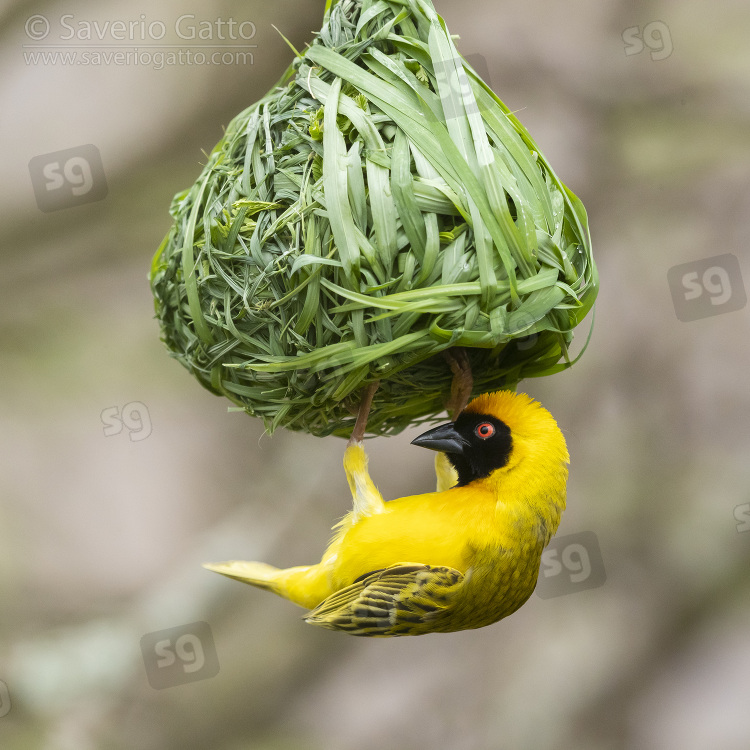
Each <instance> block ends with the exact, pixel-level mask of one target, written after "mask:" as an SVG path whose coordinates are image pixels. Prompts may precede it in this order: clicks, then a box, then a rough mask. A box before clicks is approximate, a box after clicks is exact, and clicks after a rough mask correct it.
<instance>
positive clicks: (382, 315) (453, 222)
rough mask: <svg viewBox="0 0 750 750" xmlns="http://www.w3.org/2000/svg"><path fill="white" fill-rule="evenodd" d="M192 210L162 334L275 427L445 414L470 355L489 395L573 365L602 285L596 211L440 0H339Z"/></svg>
mask: <svg viewBox="0 0 750 750" xmlns="http://www.w3.org/2000/svg"><path fill="white" fill-rule="evenodd" d="M295 55H296V56H295V59H294V62H293V63H292V65H291V66H290V68H289V69H288V70H287V71H286V73H285V74H284V76H283V77H282V79H281V80H280V82H279V83H278V84H277V85H276V86H275V87H274V88H273V90H272V91H271V92H270V93H269V94H267V95H266V96H265V97H264V98H263V99H261V100H260V101H258V102H256V103H255V104H253V105H252V106H251V107H249V108H248V109H246V110H245V111H244V112H241V113H240V114H239V115H238V116H237V117H235V119H234V120H233V121H232V122H231V123H230V124H229V126H228V128H227V130H226V133H225V136H224V138H223V139H222V140H221V141H220V142H219V144H218V145H217V146H216V148H214V150H213V151H212V152H211V154H210V156H209V158H208V163H207V164H206V165H205V168H204V170H203V172H202V174H201V176H200V177H199V178H198V180H197V182H196V183H195V184H194V185H193V186H192V187H191V188H190V189H189V190H187V191H184V192H182V193H179V194H178V195H177V196H175V199H174V201H173V203H172V206H171V210H170V213H171V215H172V217H173V218H174V224H173V226H172V228H171V230H170V232H169V233H168V235H167V237H166V238H165V239H164V241H163V242H162V244H161V246H160V247H159V249H158V251H157V253H156V256H155V258H154V262H153V266H152V270H151V286H152V290H153V293H154V296H155V306H156V314H157V317H158V319H159V321H160V324H161V329H162V337H163V340H164V342H165V344H166V345H167V347H168V348H169V350H170V351H171V353H172V354H173V356H175V357H176V358H177V359H178V360H179V361H180V362H181V363H182V364H183V365H184V366H185V367H186V368H187V369H188V370H190V371H191V372H192V373H193V374H194V375H195V377H197V378H198V380H199V381H200V382H201V383H202V384H203V385H204V386H205V387H206V388H208V389H209V390H211V391H212V392H214V393H216V394H220V395H224V396H226V397H227V398H229V399H231V401H233V402H234V403H235V404H237V405H238V406H239V407H241V408H242V409H243V410H245V411H247V412H248V413H249V414H251V415H253V416H257V417H261V418H263V420H264V421H265V425H266V428H267V429H268V430H269V431H273V430H274V429H276V428H278V427H286V428H289V429H292V430H303V431H306V432H309V433H311V434H314V435H327V434H338V435H349V433H350V432H351V428H352V425H353V424H354V417H353V416H352V404H353V403H354V402H356V400H357V399H358V394H359V392H360V391H361V389H362V388H363V387H365V386H366V385H368V384H370V383H372V382H373V381H376V380H378V381H380V384H381V385H380V388H379V389H378V391H377V393H376V394H375V400H374V403H373V408H372V413H371V417H370V421H369V424H368V431H369V432H370V433H373V434H393V433H397V432H399V431H401V430H402V429H404V428H405V427H407V426H409V425H412V424H416V423H419V422H423V421H428V420H430V419H432V418H434V417H435V415H436V414H437V413H438V412H440V411H442V409H443V408H444V405H445V403H446V400H447V399H448V397H449V395H450V389H451V380H452V373H451V369H450V367H449V364H448V362H447V361H446V358H445V357H443V356H441V352H444V351H445V350H447V349H450V348H452V347H462V348H463V349H464V350H465V352H466V354H467V356H468V359H469V362H470V364H471V367H472V370H473V373H474V391H475V393H479V392H485V391H488V390H492V389H498V388H515V386H516V385H517V383H518V382H519V381H520V380H521V379H523V378H527V377H536V376H541V375H547V374H551V373H554V372H557V371H559V370H561V369H564V368H565V367H567V366H569V365H570V361H569V360H568V355H567V351H568V345H569V344H570V342H571V340H572V336H573V328H574V327H575V326H576V325H577V324H578V323H579V322H580V321H581V319H582V318H583V317H584V316H585V315H586V313H587V312H588V311H589V310H590V308H591V306H592V305H593V303H594V299H595V297H596V292H597V286H598V279H597V274H596V268H595V265H594V262H593V258H592V255H591V243H590V239H589V234H588V225H587V219H586V213H585V210H584V208H583V205H582V204H581V202H580V201H579V200H578V199H577V198H576V196H575V195H573V193H571V192H570V191H569V190H568V189H567V188H566V187H565V185H563V184H562V182H560V180H559V179H558V178H557V177H556V175H555V173H554V172H553V171H552V169H551V167H550V166H549V164H548V163H547V161H546V160H545V159H544V157H543V156H542V154H541V153H540V151H539V149H538V147H537V146H536V144H535V143H534V141H533V140H532V138H531V136H530V135H529V134H528V132H527V131H526V130H525V129H524V127H523V126H522V125H521V123H520V122H519V121H518V120H517V119H516V118H515V117H514V116H513V114H511V112H510V111H509V110H508V109H507V108H506V107H505V105H504V104H503V103H502V102H501V101H500V100H499V99H498V98H497V96H496V95H495V94H494V93H493V92H492V91H491V90H490V89H489V88H488V86H487V85H486V84H485V83H484V82H483V81H482V80H481V79H480V78H479V76H478V75H477V74H476V73H475V71H474V70H473V69H472V68H471V66H469V64H468V63H467V62H466V61H465V60H464V59H463V58H462V57H461V56H460V55H459V54H458V52H457V50H456V48H455V46H454V43H453V40H452V39H451V36H450V34H449V32H448V30H447V29H446V27H445V23H444V22H443V20H442V19H441V18H440V16H438V15H437V13H436V12H435V10H434V8H433V6H432V3H431V2H429V0H391V1H390V2H373V1H372V0H340V2H335V0H328V4H327V7H326V15H325V20H324V25H323V28H322V30H321V31H320V32H319V34H318V35H317V37H316V39H315V41H314V42H313V43H312V44H311V45H310V46H309V47H307V48H306V50H305V52H304V53H298V52H296V51H295Z"/></svg>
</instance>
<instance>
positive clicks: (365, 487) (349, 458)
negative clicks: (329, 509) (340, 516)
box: [344, 381, 383, 524]
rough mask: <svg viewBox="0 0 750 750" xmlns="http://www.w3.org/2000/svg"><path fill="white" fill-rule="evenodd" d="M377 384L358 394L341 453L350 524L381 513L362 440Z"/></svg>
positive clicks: (381, 498)
mask: <svg viewBox="0 0 750 750" xmlns="http://www.w3.org/2000/svg"><path fill="white" fill-rule="evenodd" d="M379 385H380V383H379V382H378V381H375V382H374V383H371V384H370V385H369V386H367V388H365V389H364V391H363V392H362V400H361V401H360V403H359V409H358V410H357V421H356V423H355V425H354V429H353V430H352V436H351V438H349V444H348V445H347V448H346V452H345V453H344V471H345V472H346V479H347V481H348V482H349V489H350V490H351V493H352V503H353V511H352V515H351V516H350V517H349V522H350V523H351V524H355V523H357V521H358V520H359V519H360V518H361V517H362V516H370V515H373V514H374V513H380V512H382V510H383V496H382V495H381V494H380V493H379V492H378V490H377V487H375V484H374V482H373V481H372V479H370V474H369V473H368V471H367V454H366V453H365V449H364V446H363V445H362V440H363V438H364V436H365V431H366V430H367V417H368V416H369V414H370V407H371V406H372V399H373V396H374V395H375V391H377V389H378V386H379Z"/></svg>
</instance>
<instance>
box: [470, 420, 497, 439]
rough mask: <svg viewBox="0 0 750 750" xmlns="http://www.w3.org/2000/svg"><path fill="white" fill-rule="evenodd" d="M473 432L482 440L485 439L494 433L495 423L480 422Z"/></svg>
mask: <svg viewBox="0 0 750 750" xmlns="http://www.w3.org/2000/svg"><path fill="white" fill-rule="evenodd" d="M474 434H475V435H476V436H477V437H480V438H482V440H487V438H491V437H492V436H493V435H494V434H495V425H494V424H492V422H482V424H480V425H477V428H476V429H475V430H474Z"/></svg>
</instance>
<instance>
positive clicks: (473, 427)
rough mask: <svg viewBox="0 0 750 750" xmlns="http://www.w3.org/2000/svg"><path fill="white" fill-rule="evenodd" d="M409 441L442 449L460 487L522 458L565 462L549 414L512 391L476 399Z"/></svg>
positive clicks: (541, 464)
mask: <svg viewBox="0 0 750 750" xmlns="http://www.w3.org/2000/svg"><path fill="white" fill-rule="evenodd" d="M412 443H413V444H414V445H419V446H422V447H424V448H429V449H431V450H435V451H442V452H444V453H445V454H446V456H447V457H448V459H449V460H450V462H451V463H452V464H453V466H454V467H455V469H456V472H457V473H458V486H459V487H461V486H464V485H467V484H469V483H470V482H473V481H475V480H477V479H484V478H486V477H489V476H490V475H494V474H498V475H499V474H505V473H507V472H510V471H511V470H513V469H514V468H516V467H517V466H519V465H520V464H521V463H523V462H532V463H533V465H534V470H535V471H540V470H544V468H545V467H549V468H553V467H555V469H557V468H559V467H562V466H564V465H565V464H567V463H568V451H567V448H566V446H565V438H564V437H563V435H562V432H560V428H559V427H558V426H557V423H556V422H555V420H554V418H553V417H552V415H551V414H550V413H549V412H548V411H547V410H546V409H545V408H544V407H543V406H542V405H541V404H540V403H539V402H538V401H534V399H532V398H531V397H530V396H527V395H526V394H525V393H513V392H512V391H496V392H495V393H485V394H483V395H482V396H479V397H478V398H475V399H474V400H473V401H471V402H470V403H469V405H468V406H467V407H466V408H465V409H464V410H463V411H462V412H461V414H460V415H459V416H458V419H456V421H455V422H448V423H447V424H443V425H440V426H438V427H434V428H433V429H431V430H428V431H427V432H425V433H423V434H422V435H420V436H419V437H417V438H415V439H414V440H412ZM566 474H567V472H566Z"/></svg>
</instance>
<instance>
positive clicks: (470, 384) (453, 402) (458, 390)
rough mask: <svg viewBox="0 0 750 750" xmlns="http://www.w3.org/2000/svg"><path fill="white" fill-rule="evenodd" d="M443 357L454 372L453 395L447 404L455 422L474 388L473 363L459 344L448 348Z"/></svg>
mask: <svg viewBox="0 0 750 750" xmlns="http://www.w3.org/2000/svg"><path fill="white" fill-rule="evenodd" d="M443 357H445V359H446V360H447V362H448V365H449V366H450V368H451V372H452V373H453V382H452V383H451V397H450V400H449V401H448V403H447V404H446V405H445V407H446V409H447V410H448V413H449V414H450V416H451V419H452V420H453V421H454V422H455V421H456V418H457V417H458V415H459V414H460V413H461V412H462V411H463V410H464V409H465V408H466V404H468V403H469V399H470V398H471V391H472V389H473V388H474V377H473V375H472V373H471V363H470V362H469V357H468V355H467V354H466V350H465V349H464V348H463V347H460V346H457V347H454V348H453V349H446V350H445V351H444V352H443Z"/></svg>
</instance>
